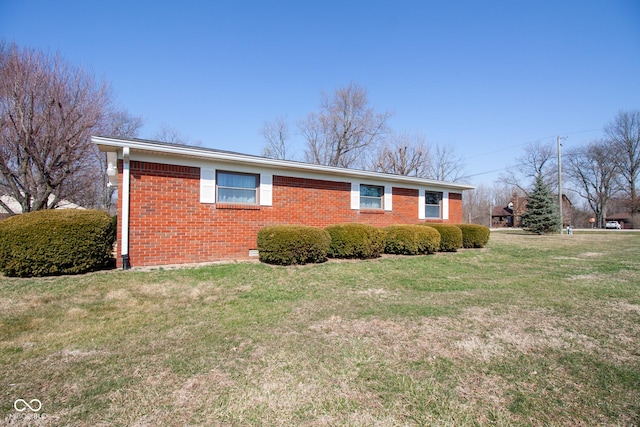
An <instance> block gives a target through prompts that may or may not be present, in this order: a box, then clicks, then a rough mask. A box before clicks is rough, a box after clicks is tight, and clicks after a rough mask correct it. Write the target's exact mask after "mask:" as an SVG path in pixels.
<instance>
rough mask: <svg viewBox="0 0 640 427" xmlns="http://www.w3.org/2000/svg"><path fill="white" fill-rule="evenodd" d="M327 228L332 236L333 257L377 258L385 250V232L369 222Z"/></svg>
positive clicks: (331, 255) (330, 254)
mask: <svg viewBox="0 0 640 427" xmlns="http://www.w3.org/2000/svg"><path fill="white" fill-rule="evenodd" d="M325 230H327V232H328V233H329V235H330V236H331V246H330V248H329V256H330V257H331V258H363V259H364V258H377V257H379V256H380V255H381V254H382V253H383V252H384V246H385V232H384V230H383V229H381V228H378V227H374V226H372V225H368V224H356V223H352V224H336V225H330V226H328V227H327V228H326V229H325Z"/></svg>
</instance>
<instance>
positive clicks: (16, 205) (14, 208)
mask: <svg viewBox="0 0 640 427" xmlns="http://www.w3.org/2000/svg"><path fill="white" fill-rule="evenodd" d="M52 199H53V195H51V196H49V200H52ZM0 200H1V201H2V203H4V204H5V205H7V207H8V208H9V209H10V212H7V210H6V209H4V207H2V205H0V218H6V217H8V216H10V215H17V214H20V213H22V206H21V205H20V202H18V201H17V200H16V199H15V197H13V196H9V195H7V194H5V195H2V196H0ZM56 209H84V208H83V207H82V206H78V205H76V204H75V203H71V202H69V201H67V200H61V201H60V202H59V203H58V205H57V206H56Z"/></svg>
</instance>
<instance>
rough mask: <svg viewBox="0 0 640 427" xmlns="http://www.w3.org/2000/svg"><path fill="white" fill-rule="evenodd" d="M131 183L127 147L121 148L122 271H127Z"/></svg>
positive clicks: (128, 266)
mask: <svg viewBox="0 0 640 427" xmlns="http://www.w3.org/2000/svg"><path fill="white" fill-rule="evenodd" d="M130 182H131V171H130V166H129V147H123V148H122V220H121V224H122V230H121V235H122V244H121V245H120V246H121V251H120V254H121V255H122V269H123V270H129V269H130V268H131V264H130V263H129V198H130V196H129V186H130Z"/></svg>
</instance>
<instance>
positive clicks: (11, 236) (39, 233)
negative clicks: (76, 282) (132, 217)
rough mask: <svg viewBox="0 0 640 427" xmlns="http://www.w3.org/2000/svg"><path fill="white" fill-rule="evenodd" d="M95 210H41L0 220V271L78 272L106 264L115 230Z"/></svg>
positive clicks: (108, 219) (26, 273)
mask: <svg viewBox="0 0 640 427" xmlns="http://www.w3.org/2000/svg"><path fill="white" fill-rule="evenodd" d="M113 227H114V225H113V221H112V219H111V217H110V216H109V215H108V214H107V213H105V212H102V211H98V210H72V209H69V210H43V211H37V212H31V213H26V214H21V215H16V216H13V217H10V218H7V219H5V220H3V221H0V270H1V271H2V272H3V273H4V274H6V275H7V276H17V277H32V276H49V275H56V274H79V273H86V272H89V271H95V270H99V269H102V268H105V267H107V266H109V265H110V264H111V262H112V260H113V243H114V238H115V231H114V230H113Z"/></svg>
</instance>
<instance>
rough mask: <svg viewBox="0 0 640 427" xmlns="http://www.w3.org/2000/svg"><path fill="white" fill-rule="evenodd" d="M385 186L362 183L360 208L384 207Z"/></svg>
mask: <svg viewBox="0 0 640 427" xmlns="http://www.w3.org/2000/svg"><path fill="white" fill-rule="evenodd" d="M383 199H384V187H382V186H378V185H365V184H360V209H382V208H383Z"/></svg>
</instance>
